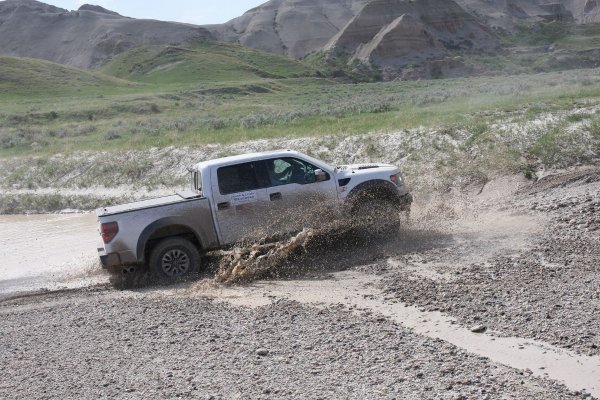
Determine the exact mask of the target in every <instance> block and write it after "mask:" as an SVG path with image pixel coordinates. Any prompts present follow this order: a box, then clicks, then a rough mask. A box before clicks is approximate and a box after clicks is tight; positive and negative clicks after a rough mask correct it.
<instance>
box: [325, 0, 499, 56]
mask: <svg viewBox="0 0 600 400" xmlns="http://www.w3.org/2000/svg"><path fill="white" fill-rule="evenodd" d="M499 47H500V46H499V43H498V40H497V38H496V37H495V35H494V34H493V33H492V32H491V30H490V29H489V28H488V27H486V26H484V25H483V24H481V23H480V22H479V21H477V20H476V19H475V17H473V16H472V15H471V14H469V13H467V12H466V11H465V10H464V9H462V8H461V7H460V6H459V5H458V4H456V3H455V2H454V1H452V0H419V1H411V0H373V1H371V2H370V3H368V4H367V5H366V6H365V7H364V8H363V9H362V10H361V11H360V12H359V13H358V14H357V15H356V16H355V17H354V18H353V19H352V20H351V21H350V22H349V23H348V24H347V25H346V27H345V28H344V29H343V30H342V31H340V32H339V33H338V34H337V35H336V36H334V37H333V39H332V40H331V41H330V42H329V44H328V45H327V46H326V47H325V49H326V50H331V51H334V52H341V53H346V54H351V55H352V58H353V59H356V60H359V61H365V62H370V63H372V64H374V65H377V66H379V67H402V66H406V65H411V64H412V65H415V64H421V63H422V62H424V61H428V60H438V59H440V58H444V57H445V56H447V55H449V54H448V50H449V49H453V50H462V51H468V52H488V53H489V52H494V51H498V50H499Z"/></svg>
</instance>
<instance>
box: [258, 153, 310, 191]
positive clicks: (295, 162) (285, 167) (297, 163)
mask: <svg viewBox="0 0 600 400" xmlns="http://www.w3.org/2000/svg"><path fill="white" fill-rule="evenodd" d="M266 165H267V173H268V176H269V180H270V186H281V185H289V184H292V183H297V184H300V185H306V184H310V183H315V182H316V181H317V177H316V175H315V170H317V169H318V168H317V167H315V166H314V165H312V164H309V163H307V162H306V161H302V160H299V159H297V158H290V157H286V158H276V159H272V160H266Z"/></svg>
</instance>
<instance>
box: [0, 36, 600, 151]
mask: <svg viewBox="0 0 600 400" xmlns="http://www.w3.org/2000/svg"><path fill="white" fill-rule="evenodd" d="M544 29H546V30H547V31H541V32H538V33H537V34H538V36H539V37H538V38H535V40H534V39H531V38H529V39H527V40H530V41H531V42H532V43H541V42H544V41H548V40H550V39H551V40H556V38H559V39H560V38H563V36H561V35H562V33H561V32H563V31H564V29H567V28H565V27H564V26H563V25H556V26H554V25H552V24H548V27H546V28H544ZM569 29H572V28H571V27H569ZM578 29H580V28H578ZM581 29H587V30H588V31H589V32H588V31H586V32H584V33H587V34H590V35H592V34H593V33H594V32H596V31H595V30H594V29H598V30H599V32H600V28H599V27H589V26H587V27H585V28H581ZM582 34H583V33H582ZM513 40H514V41H515V42H518V41H521V42H523V41H525V39H524V38H519V36H518V35H516V36H515V38H513ZM513 61H514V60H513ZM513 61H511V62H513ZM478 62H480V63H483V62H487V63H488V64H489V65H490V67H489V68H490V69H493V68H496V67H497V66H496V67H494V64H495V63H497V64H502V61H500V60H499V59H497V58H493V57H482V58H480V59H479V60H478ZM520 62H521V64H520V65H518V68H517V67H515V70H514V75H512V76H497V77H476V78H461V79H444V80H429V81H418V82H417V81H409V82H364V83H349V82H351V81H357V80H360V79H359V76H358V75H357V76H355V77H354V78H356V79H350V78H352V76H350V75H347V74H346V75H345V77H344V78H345V80H344V81H340V80H332V79H328V78H324V77H323V76H328V75H330V76H332V75H335V71H336V70H338V69H339V70H340V71H341V72H344V70H343V68H342V65H341V64H340V63H341V61H340V60H339V59H327V58H326V57H325V55H323V54H317V55H314V56H313V57H311V58H309V60H306V61H305V62H304V63H301V62H298V61H294V60H291V59H289V58H286V57H283V56H278V55H273V54H269V53H264V52H260V51H256V50H251V49H247V48H243V47H240V46H237V45H232V44H224V43H217V42H198V43H195V44H192V45H189V46H187V47H174V46H148V47H142V48H139V49H135V50H131V51H129V52H127V53H124V54H121V55H120V56H117V57H115V59H113V60H112V61H111V62H110V63H108V64H107V65H105V66H104V67H103V68H101V69H100V70H99V71H94V72H91V71H83V70H79V69H75V68H68V67H64V66H60V65H57V64H52V63H48V62H44V61H37V60H29V59H15V58H6V57H4V58H0V77H2V79H0V92H1V93H3V95H2V96H0V157H12V156H19V155H37V156H47V155H52V154H56V153H70V152H78V151H81V150H110V151H112V150H121V149H147V148H150V147H164V146H186V145H202V144H207V143H233V142H240V141H246V140H252V139H269V138H280V137H306V136H321V135H331V134H333V135H353V134H364V133H370V132H385V131H397V130H402V129H408V128H415V127H420V126H423V127H433V128H440V129H455V128H456V127H466V126H469V127H474V131H476V132H480V134H483V133H484V132H485V129H484V128H485V127H488V126H489V125H491V124H493V123H494V122H496V121H497V120H499V119H502V118H504V117H505V116H506V115H510V113H511V112H515V111H519V110H523V109H528V110H530V112H529V113H530V114H531V115H529V117H532V116H535V115H536V114H539V113H542V112H545V111H549V110H560V109H570V108H572V107H573V106H574V104H576V103H577V102H581V101H583V102H598V101H600V76H599V75H598V72H597V70H592V69H590V70H572V71H564V72H554V73H535V72H534V68H533V67H532V66H534V65H535V63H533V62H531V60H527V59H525V58H524V59H523V60H521V61H520ZM327 63H328V67H327V68H330V70H329V71H325V72H321V73H317V69H319V68H321V67H322V66H323V65H324V64H327ZM342 64H343V63H342ZM515 65H516V63H515ZM346 72H347V71H346ZM523 72H527V74H522V73H523ZM355 73H356V74H359V73H360V74H363V73H364V74H365V75H364V76H363V78H365V79H366V80H375V78H376V77H374V75H371V74H372V73H374V72H373V71H370V70H364V71H362V72H361V71H356V72H355ZM360 74H359V75H360ZM318 76H321V77H318ZM367 78H368V79H367ZM361 79H362V78H361ZM473 140H475V139H473Z"/></svg>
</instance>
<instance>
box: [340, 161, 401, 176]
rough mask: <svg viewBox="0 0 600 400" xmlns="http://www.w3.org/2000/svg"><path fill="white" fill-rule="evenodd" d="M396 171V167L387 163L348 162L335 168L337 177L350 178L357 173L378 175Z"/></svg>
mask: <svg viewBox="0 0 600 400" xmlns="http://www.w3.org/2000/svg"><path fill="white" fill-rule="evenodd" d="M395 172H399V171H398V167H396V166H394V165H389V164H377V163H370V164H350V165H340V166H338V167H337V168H336V169H335V176H336V178H337V179H344V178H352V177H353V176H358V175H379V174H384V175H385V174H388V175H389V174H394V173H395Z"/></svg>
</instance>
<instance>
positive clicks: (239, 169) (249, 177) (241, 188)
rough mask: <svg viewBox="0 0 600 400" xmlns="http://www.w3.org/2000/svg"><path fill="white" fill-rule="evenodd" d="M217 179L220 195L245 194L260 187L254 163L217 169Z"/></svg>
mask: <svg viewBox="0 0 600 400" xmlns="http://www.w3.org/2000/svg"><path fill="white" fill-rule="evenodd" d="M217 177H218V179H219V191H220V192H221V194H232V193H240V192H247V191H249V190H256V189H259V188H260V187H261V185H259V183H258V179H257V174H256V167H255V165H254V163H245V164H237V165H231V166H228V167H222V168H219V169H218V170H217ZM262 187H264V186H262Z"/></svg>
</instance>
